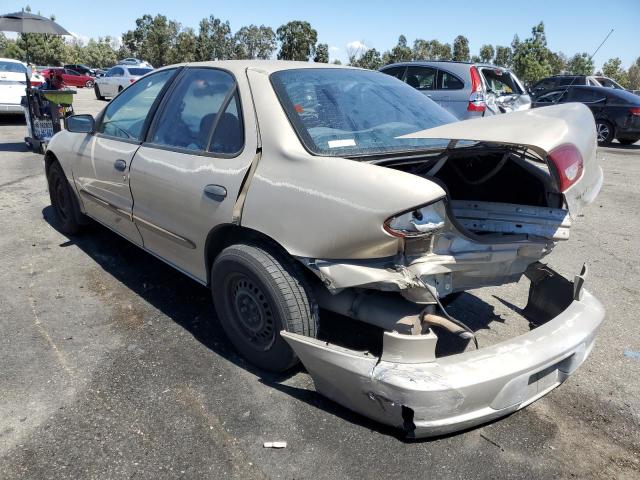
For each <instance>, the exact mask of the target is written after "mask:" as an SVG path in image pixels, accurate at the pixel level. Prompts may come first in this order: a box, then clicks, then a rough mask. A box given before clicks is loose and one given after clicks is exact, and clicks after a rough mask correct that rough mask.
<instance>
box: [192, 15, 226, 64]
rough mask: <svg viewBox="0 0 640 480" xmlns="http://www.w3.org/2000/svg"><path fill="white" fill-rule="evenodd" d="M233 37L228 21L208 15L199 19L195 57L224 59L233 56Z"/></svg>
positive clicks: (202, 59) (201, 59)
mask: <svg viewBox="0 0 640 480" xmlns="http://www.w3.org/2000/svg"><path fill="white" fill-rule="evenodd" d="M233 50H234V48H233V37H232V36H231V27H230V26H229V22H228V21H227V22H223V21H222V20H220V19H219V18H216V17H214V16H213V15H209V18H203V19H202V20H200V29H199V31H198V38H197V39H196V59H197V60H200V61H207V60H226V59H229V58H232V57H233Z"/></svg>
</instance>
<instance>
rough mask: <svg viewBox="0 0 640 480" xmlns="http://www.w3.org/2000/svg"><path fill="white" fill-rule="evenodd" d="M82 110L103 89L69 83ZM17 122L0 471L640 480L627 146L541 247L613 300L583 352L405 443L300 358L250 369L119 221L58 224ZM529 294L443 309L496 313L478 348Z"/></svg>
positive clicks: (8, 131) (1, 200)
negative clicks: (566, 225)
mask: <svg viewBox="0 0 640 480" xmlns="http://www.w3.org/2000/svg"><path fill="white" fill-rule="evenodd" d="M75 105H76V107H75V109H76V112H77V113H96V112H97V111H98V110H99V109H100V108H102V107H103V106H104V105H105V103H104V102H99V101H97V100H95V99H93V92H92V91H90V90H89V91H87V90H80V91H79V93H78V95H76V99H75ZM24 135H25V126H24V124H23V123H22V122H20V121H19V120H16V119H9V118H1V119H0V261H1V262H2V268H0V286H1V288H0V478H7V479H9V478H29V479H38V478H56V479H60V478H73V479H77V478H100V479H105V478H243V479H244V478H314V479H320V478H340V479H345V478H462V479H471V478H607V479H610V478H628V479H631V478H639V477H640V328H639V325H638V314H637V312H638V302H639V301H640V286H639V285H640V261H639V258H640V256H639V254H638V252H639V251H640V214H639V213H638V212H640V187H639V185H640V145H634V146H630V147H626V148H623V147H621V146H616V145H614V146H612V147H609V148H603V149H600V150H599V153H598V157H599V158H600V161H601V165H602V167H603V169H604V172H605V181H604V187H603V189H602V192H601V194H600V196H599V197H598V199H597V200H596V202H595V203H594V204H593V205H591V206H590V207H589V208H588V209H587V210H586V211H585V212H584V213H583V216H581V217H580V218H578V219H577V220H576V222H575V225H574V228H573V229H572V233H571V237H572V238H571V240H570V241H569V242H567V243H563V244H560V245H559V246H558V247H557V249H556V250H554V252H553V253H552V254H551V255H550V256H549V257H548V263H549V264H551V265H552V266H553V267H554V268H556V269H557V270H558V271H560V272H561V273H563V274H565V275H569V276H572V275H573V274H575V273H577V272H578V271H579V269H580V267H581V265H582V263H583V262H587V263H588V265H589V267H590V273H589V278H588V279H587V283H586V287H587V288H588V289H589V290H590V291H591V292H593V293H594V294H595V295H596V296H597V297H598V298H599V299H600V300H601V301H602V302H603V303H604V305H605V307H606V309H607V319H606V321H605V324H604V326H603V328H602V330H601V331H600V334H599V337H598V341H597V343H596V347H595V349H594V351H593V353H592V354H591V357H590V358H589V359H588V360H587V361H586V363H585V364H584V365H583V366H582V367H581V369H580V370H579V371H578V372H577V373H576V374H575V375H574V376H572V377H571V378H570V379H569V380H567V382H565V383H564V384H563V385H562V386H560V387H559V388H558V389H556V390H554V391H553V392H551V393H550V394H549V395H547V396H546V397H544V398H542V399H541V400H539V401H537V402H535V403H534V404H532V405H530V406H529V407H527V408H525V409H524V410H522V411H519V412H517V413H515V414H513V415H511V416H509V417H507V418H505V419H502V420H499V421H496V422H493V423H490V424H487V425H485V426H482V427H480V428H475V429H471V430H469V431H466V432H463V433H459V434H456V435H450V436H446V437H442V438H437V439H433V440H425V441H413V442H407V441H404V440H402V439H401V438H400V437H398V436H397V433H396V432H395V431H393V430H389V429H386V428H383V427H381V426H379V425H378V424H376V423H374V422H370V421H368V420H367V419H364V418H362V417H360V416H358V415H356V414H353V413H351V412H349V411H347V410H345V409H343V408H341V407H340V406H338V405H336V404H334V403H332V402H331V401H329V400H327V399H325V398H323V397H321V396H319V395H318V394H316V393H315V391H314V389H313V382H312V381H311V379H310V377H309V376H308V375H307V374H306V373H305V372H304V370H303V369H301V368H300V369H298V370H295V371H294V372H292V373H290V374H288V375H285V376H273V375H266V374H264V373H261V372H259V371H257V370H254V369H253V368H251V367H250V366H249V365H247V364H246V363H245V362H244V361H243V360H242V359H241V358H240V357H239V356H238V355H236V353H235V352H234V351H233V349H232V348H231V347H230V346H229V345H228V344H227V341H226V339H225V337H224V334H223V333H222V331H221V330H220V328H219V327H218V325H217V323H216V321H215V314H214V312H213V306H212V304H211V300H210V293H209V292H208V291H207V290H206V289H205V288H203V287H202V286H200V285H198V284H196V283H194V282H193V281H191V280H189V279H188V278H187V277H185V276H183V275H181V274H180V273H178V272H176V271H174V270H172V269H171V268H170V267H168V266H166V265H165V264H163V263H162V262H160V261H159V260H156V259H155V258H153V257H151V256H150V255H148V254H146V253H144V252H143V251H142V250H140V249H138V248H137V247H135V246H134V245H131V244H129V243H127V242H126V241H124V240H122V239H121V238H120V237H118V236H117V235H116V234H113V233H111V232H109V231H107V230H105V229H104V228H102V227H99V226H94V227H92V228H91V229H90V230H89V231H88V232H86V233H85V234H83V235H80V236H77V237H72V238H69V237H67V236H65V235H63V234H61V233H60V232H59V231H58V230H57V224H56V220H55V216H54V215H53V211H52V208H51V207H50V205H49V198H48V193H47V186H46V182H45V178H44V174H43V165H42V156H40V155H36V154H33V153H31V152H28V151H27V150H26V148H25V146H24V143H23V141H22V138H23V137H24ZM525 303H526V284H525V283H524V282H521V283H520V284H518V285H514V286H507V287H501V288H499V289H482V290H478V291H473V292H470V293H468V294H465V295H463V296H462V297H461V298H459V299H458V300H456V301H455V302H454V304H453V306H452V308H454V309H455V313H456V315H458V316H460V317H462V318H466V319H473V318H474V317H475V316H478V315H479V314H481V315H482V316H484V317H486V318H488V319H489V321H488V322H485V323H484V324H483V325H482V326H481V331H479V336H480V339H481V343H482V342H483V341H485V342H491V341H496V340H499V338H500V337H501V336H504V335H508V334H510V333H513V332H514V331H516V330H517V329H518V328H521V327H519V326H517V325H516V324H515V322H514V320H513V318H514V316H513V312H514V311H516V310H517V309H518V308H521V307H523V306H524V305H525ZM265 441H286V442H287V448H285V449H281V450H273V449H265V448H263V442H265Z"/></svg>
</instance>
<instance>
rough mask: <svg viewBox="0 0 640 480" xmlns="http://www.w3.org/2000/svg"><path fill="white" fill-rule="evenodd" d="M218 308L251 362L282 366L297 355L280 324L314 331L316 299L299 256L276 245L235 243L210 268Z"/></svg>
mask: <svg viewBox="0 0 640 480" xmlns="http://www.w3.org/2000/svg"><path fill="white" fill-rule="evenodd" d="M211 285H212V294H213V301H214V304H215V308H216V312H217V314H218V318H219V320H220V324H221V325H222V327H223V329H224V331H225V333H226V334H227V336H228V337H229V340H231V343H233V345H234V346H235V347H236V349H237V350H238V351H239V352H240V353H241V354H242V356H244V357H245V358H246V359H247V360H248V361H249V362H251V363H252V364H254V365H255V366H257V367H259V368H262V369H264V370H269V371H273V372H282V371H285V370H287V369H289V368H291V367H292V366H293V365H295V364H296V363H297V361H298V359H297V357H296V355H295V354H294V352H293V350H291V347H289V345H288V344H287V342H286V341H285V340H284V339H283V338H282V337H281V336H280V331H281V330H287V331H289V332H293V333H298V334H301V335H306V336H310V337H315V336H316V332H317V329H318V305H317V303H316V301H315V299H314V297H313V294H312V293H311V289H310V288H309V287H308V285H307V283H306V280H305V278H304V276H303V274H302V272H300V271H299V267H298V265H296V264H295V261H294V260H293V259H291V258H289V257H287V256H286V255H285V254H283V253H280V252H279V251H277V250H276V249H275V248H270V247H265V246H261V245H250V244H235V245H231V246H230V247H227V248H225V249H224V250H223V251H222V252H221V253H220V255H218V257H217V258H216V259H215V261H214V263H213V267H212V269H211Z"/></svg>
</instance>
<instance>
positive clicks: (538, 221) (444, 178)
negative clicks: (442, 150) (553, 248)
mask: <svg viewBox="0 0 640 480" xmlns="http://www.w3.org/2000/svg"><path fill="white" fill-rule="evenodd" d="M388 166H389V167H391V168H396V169H399V170H403V171H406V172H409V173H413V174H416V175H420V176H422V177H425V178H429V179H430V180H432V181H435V182H437V183H438V184H439V185H440V186H441V187H442V188H443V189H444V190H445V191H446V192H447V197H448V201H449V202H448V203H449V207H450V212H451V215H452V216H453V217H454V220H457V221H458V223H459V225H460V226H462V227H464V228H465V229H467V230H468V231H470V232H473V233H475V234H482V235H487V234H500V235H501V236H503V235H509V234H527V235H536V236H541V237H547V238H553V239H554V240H562V239H566V238H568V227H569V220H568V218H567V212H566V210H563V209H562V196H561V195H560V194H559V193H557V190H556V187H555V182H554V180H553V178H552V177H551V174H550V172H549V169H548V168H547V165H546V164H544V163H541V162H540V160H539V159H536V158H534V157H533V156H530V155H528V154H527V153H526V151H524V150H522V149H517V148H510V147H493V146H486V145H482V144H481V145H475V146H473V147H465V148H454V149H451V150H449V152H447V154H443V155H441V156H435V157H430V158H423V159H422V160H418V159H416V158H413V159H406V160H404V161H400V162H394V163H391V164H388Z"/></svg>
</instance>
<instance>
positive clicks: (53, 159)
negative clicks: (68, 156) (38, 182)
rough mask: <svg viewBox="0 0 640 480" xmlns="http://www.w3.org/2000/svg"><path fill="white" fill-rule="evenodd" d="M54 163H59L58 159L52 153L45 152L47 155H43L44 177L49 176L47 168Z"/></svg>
mask: <svg viewBox="0 0 640 480" xmlns="http://www.w3.org/2000/svg"><path fill="white" fill-rule="evenodd" d="M54 162H58V163H60V162H59V161H58V157H56V156H55V155H54V153H53V152H51V151H47V153H45V155H44V174H45V176H47V177H48V176H49V168H51V165H53V164H54Z"/></svg>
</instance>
